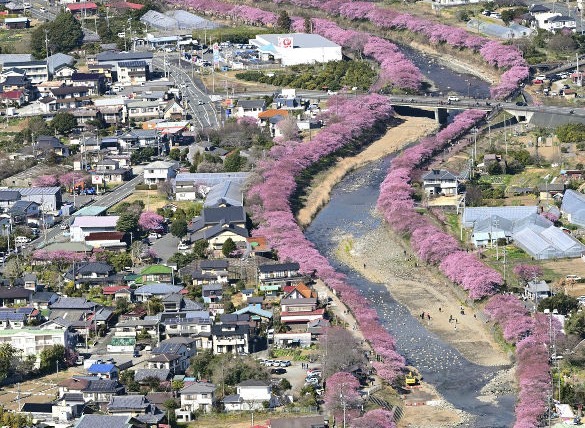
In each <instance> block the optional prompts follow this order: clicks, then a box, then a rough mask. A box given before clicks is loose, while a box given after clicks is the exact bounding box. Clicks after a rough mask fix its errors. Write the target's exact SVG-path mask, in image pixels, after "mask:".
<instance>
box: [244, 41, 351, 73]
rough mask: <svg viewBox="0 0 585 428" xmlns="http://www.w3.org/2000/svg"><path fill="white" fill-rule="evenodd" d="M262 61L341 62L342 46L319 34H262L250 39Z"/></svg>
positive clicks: (287, 62)
mask: <svg viewBox="0 0 585 428" xmlns="http://www.w3.org/2000/svg"><path fill="white" fill-rule="evenodd" d="M250 44H252V45H254V46H256V47H257V48H258V51H259V53H260V55H261V57H262V59H265V60H267V59H269V58H271V57H272V58H274V59H275V60H277V61H280V62H281V64H282V65H296V64H313V63H323V62H329V61H341V59H342V54H341V46H339V45H338V44H336V43H333V42H332V41H331V40H328V39H326V38H325V37H322V36H320V35H318V34H304V33H292V34H260V35H257V36H256V38H255V39H250Z"/></svg>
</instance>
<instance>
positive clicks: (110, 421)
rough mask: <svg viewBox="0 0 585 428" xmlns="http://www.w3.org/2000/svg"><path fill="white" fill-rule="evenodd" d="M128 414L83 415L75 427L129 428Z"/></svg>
mask: <svg viewBox="0 0 585 428" xmlns="http://www.w3.org/2000/svg"><path fill="white" fill-rule="evenodd" d="M130 419H131V417H130V416H117V415H83V416H82V417H81V419H80V420H79V422H77V424H76V425H75V428H130V427H131V426H132V425H131V424H130Z"/></svg>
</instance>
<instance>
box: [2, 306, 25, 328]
mask: <svg viewBox="0 0 585 428" xmlns="http://www.w3.org/2000/svg"><path fill="white" fill-rule="evenodd" d="M4 309H6V310H4ZM26 321H27V316H26V314H25V313H23V312H22V311H18V310H17V309H11V308H2V310H0V330H15V329H21V328H24V327H25V325H26Z"/></svg>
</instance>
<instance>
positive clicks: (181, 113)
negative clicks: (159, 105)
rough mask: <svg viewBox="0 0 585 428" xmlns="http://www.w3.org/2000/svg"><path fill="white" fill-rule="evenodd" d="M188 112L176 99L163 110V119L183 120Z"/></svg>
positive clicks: (170, 101)
mask: <svg viewBox="0 0 585 428" xmlns="http://www.w3.org/2000/svg"><path fill="white" fill-rule="evenodd" d="M185 116H186V111H185V109H184V108H183V106H182V105H181V104H179V102H178V101H177V100H175V99H174V98H173V99H172V100H169V101H168V102H167V103H166V104H165V106H164V108H163V119H166V120H183V119H185Z"/></svg>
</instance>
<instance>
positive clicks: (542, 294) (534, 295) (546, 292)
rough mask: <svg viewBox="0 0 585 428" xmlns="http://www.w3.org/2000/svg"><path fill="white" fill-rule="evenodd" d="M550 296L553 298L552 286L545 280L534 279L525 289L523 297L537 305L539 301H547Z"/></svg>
mask: <svg viewBox="0 0 585 428" xmlns="http://www.w3.org/2000/svg"><path fill="white" fill-rule="evenodd" d="M550 296H552V293H551V289H550V286H549V285H548V284H547V283H546V282H545V281H543V280H538V279H537V278H534V279H533V280H531V281H529V282H528V284H526V286H525V287H524V294H523V297H524V299H525V300H530V301H533V302H535V303H537V302H538V300H542V299H546V298H547V297H550Z"/></svg>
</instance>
